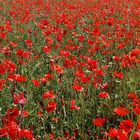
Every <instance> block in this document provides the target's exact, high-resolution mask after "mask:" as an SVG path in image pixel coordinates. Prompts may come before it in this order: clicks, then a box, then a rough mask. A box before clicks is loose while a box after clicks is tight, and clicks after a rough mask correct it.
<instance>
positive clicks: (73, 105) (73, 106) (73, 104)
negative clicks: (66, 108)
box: [70, 100, 80, 110]
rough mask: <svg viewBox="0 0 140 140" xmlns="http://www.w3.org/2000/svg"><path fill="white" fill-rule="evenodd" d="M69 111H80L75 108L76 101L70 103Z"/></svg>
mask: <svg viewBox="0 0 140 140" xmlns="http://www.w3.org/2000/svg"><path fill="white" fill-rule="evenodd" d="M70 109H71V110H79V109H80V107H78V106H76V101H75V100H71V101H70Z"/></svg>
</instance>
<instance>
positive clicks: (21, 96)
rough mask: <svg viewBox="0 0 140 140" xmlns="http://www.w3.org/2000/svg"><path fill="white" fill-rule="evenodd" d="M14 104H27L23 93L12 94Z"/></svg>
mask: <svg viewBox="0 0 140 140" xmlns="http://www.w3.org/2000/svg"><path fill="white" fill-rule="evenodd" d="M13 98H14V104H25V103H26V102H27V100H26V98H25V97H24V93H20V94H19V95H18V94H14V95H13Z"/></svg>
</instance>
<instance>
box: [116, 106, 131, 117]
mask: <svg viewBox="0 0 140 140" xmlns="http://www.w3.org/2000/svg"><path fill="white" fill-rule="evenodd" d="M114 112H115V113H116V114H117V115H119V116H126V115H128V114H129V112H130V111H129V110H128V109H127V108H124V107H118V108H115V109H114Z"/></svg>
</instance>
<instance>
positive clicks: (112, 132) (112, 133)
mask: <svg viewBox="0 0 140 140" xmlns="http://www.w3.org/2000/svg"><path fill="white" fill-rule="evenodd" d="M107 135H108V136H109V137H111V138H115V137H117V135H118V130H117V129H116V128H111V129H109V132H108V133H107Z"/></svg>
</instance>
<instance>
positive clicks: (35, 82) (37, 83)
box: [32, 79, 41, 87]
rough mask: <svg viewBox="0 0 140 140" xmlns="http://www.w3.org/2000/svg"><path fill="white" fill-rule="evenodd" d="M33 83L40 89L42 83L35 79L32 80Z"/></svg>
mask: <svg viewBox="0 0 140 140" xmlns="http://www.w3.org/2000/svg"><path fill="white" fill-rule="evenodd" d="M32 83H33V84H34V86H35V87H39V86H40V85H41V83H40V82H39V81H38V80H35V79H32Z"/></svg>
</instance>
